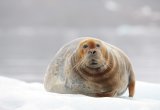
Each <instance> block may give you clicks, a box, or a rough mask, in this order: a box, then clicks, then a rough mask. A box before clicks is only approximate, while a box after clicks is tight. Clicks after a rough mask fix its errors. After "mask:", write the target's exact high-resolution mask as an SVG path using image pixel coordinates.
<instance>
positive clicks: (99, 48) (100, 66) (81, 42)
mask: <svg viewBox="0 0 160 110" xmlns="http://www.w3.org/2000/svg"><path fill="white" fill-rule="evenodd" d="M44 86H45V89H46V90H47V91H50V92H57V93H70V94H84V95H88V96H95V97H113V96H120V95H121V94H123V93H124V92H125V91H126V89H127V88H128V89H129V96H130V97H132V96H133V95H134V86H135V77H134V72H133V69H132V66H131V63H130V61H129V59H128V57H127V56H126V55H125V54H124V53H123V52H122V51H121V50H120V49H118V48H116V47H115V46H112V45H110V44H107V43H105V42H103V41H101V40H99V39H95V38H88V37H86V38H80V39H76V40H74V41H72V42H70V43H69V44H67V45H65V46H64V47H63V48H62V49H60V50H59V52H57V54H56V55H55V57H54V59H53V61H52V62H51V64H50V65H49V66H48V69H47V71H46V73H45V79H44Z"/></svg>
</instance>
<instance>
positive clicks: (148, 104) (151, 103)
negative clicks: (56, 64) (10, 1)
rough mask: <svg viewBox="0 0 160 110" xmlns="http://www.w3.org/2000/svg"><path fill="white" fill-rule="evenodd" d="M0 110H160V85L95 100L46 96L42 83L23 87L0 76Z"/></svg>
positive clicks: (139, 86)
mask: <svg viewBox="0 0 160 110" xmlns="http://www.w3.org/2000/svg"><path fill="white" fill-rule="evenodd" d="M0 110H160V84H153V83H146V82H140V81H137V82H136V93H135V96H134V97H133V98H128V91H127V92H126V93H125V94H124V95H123V96H121V97H114V98H112V97H104V98H95V97H88V96H84V95H78V94H77V95H73V94H58V93H49V92H46V91H45V90H44V87H43V84H42V83H27V82H24V81H20V80H17V79H11V78H7V77H3V76H0Z"/></svg>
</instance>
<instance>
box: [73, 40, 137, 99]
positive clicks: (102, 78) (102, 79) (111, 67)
mask: <svg viewBox="0 0 160 110" xmlns="http://www.w3.org/2000/svg"><path fill="white" fill-rule="evenodd" d="M97 43H98V44H100V46H101V48H98V49H99V50H100V52H101V55H100V56H99V58H100V59H104V60H105V62H106V65H107V67H106V68H104V70H103V71H102V72H100V71H96V69H95V71H94V69H86V68H83V69H81V68H77V70H78V71H76V72H77V73H79V74H80V75H81V77H83V78H84V79H86V80H89V81H91V83H92V84H93V85H92V86H93V88H99V89H101V88H106V89H109V90H111V91H106V92H102V93H101V92H100V93H95V96H96V97H112V96H118V92H117V88H121V87H119V86H121V85H118V83H119V82H121V81H120V79H119V78H118V79H117V77H119V76H120V75H119V74H121V73H118V71H119V68H118V66H117V64H116V63H117V62H118V59H116V58H115V57H114V58H113V56H112V55H108V53H107V48H106V46H104V44H103V43H101V42H100V41H99V40H97V39H88V40H85V41H82V42H80V44H79V47H78V49H77V50H78V51H77V53H78V54H77V55H78V58H79V59H78V61H81V60H82V59H83V58H84V57H85V56H86V54H87V53H88V51H89V50H96V51H97V50H98V49H97V47H96V44H97ZM83 45H88V48H86V49H84V48H82V46H83ZM85 60H88V59H85ZM127 61H128V59H127ZM100 63H101V62H100ZM129 65H130V64H129ZM81 66H82V65H80V67H81ZM93 73H94V74H93ZM130 74H131V75H132V76H131V75H130V78H129V83H128V89H129V96H130V97H133V96H134V89H135V88H134V86H135V79H134V74H133V73H130ZM122 77H123V76H122ZM126 80H127V79H126ZM98 86H100V87H98Z"/></svg>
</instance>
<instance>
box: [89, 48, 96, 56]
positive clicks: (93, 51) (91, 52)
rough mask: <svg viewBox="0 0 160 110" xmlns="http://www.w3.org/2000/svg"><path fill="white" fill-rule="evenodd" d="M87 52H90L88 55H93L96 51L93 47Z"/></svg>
mask: <svg viewBox="0 0 160 110" xmlns="http://www.w3.org/2000/svg"><path fill="white" fill-rule="evenodd" d="M88 54H90V55H95V54H97V51H96V50H95V49H90V50H89V51H88Z"/></svg>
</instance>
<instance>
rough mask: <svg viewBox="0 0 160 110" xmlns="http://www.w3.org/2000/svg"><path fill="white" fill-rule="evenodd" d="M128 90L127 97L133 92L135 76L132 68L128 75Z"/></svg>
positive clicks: (132, 94)
mask: <svg viewBox="0 0 160 110" xmlns="http://www.w3.org/2000/svg"><path fill="white" fill-rule="evenodd" d="M128 90H129V97H133V96H134V92H135V76H134V72H133V70H131V74H130V77H129V84H128Z"/></svg>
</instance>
